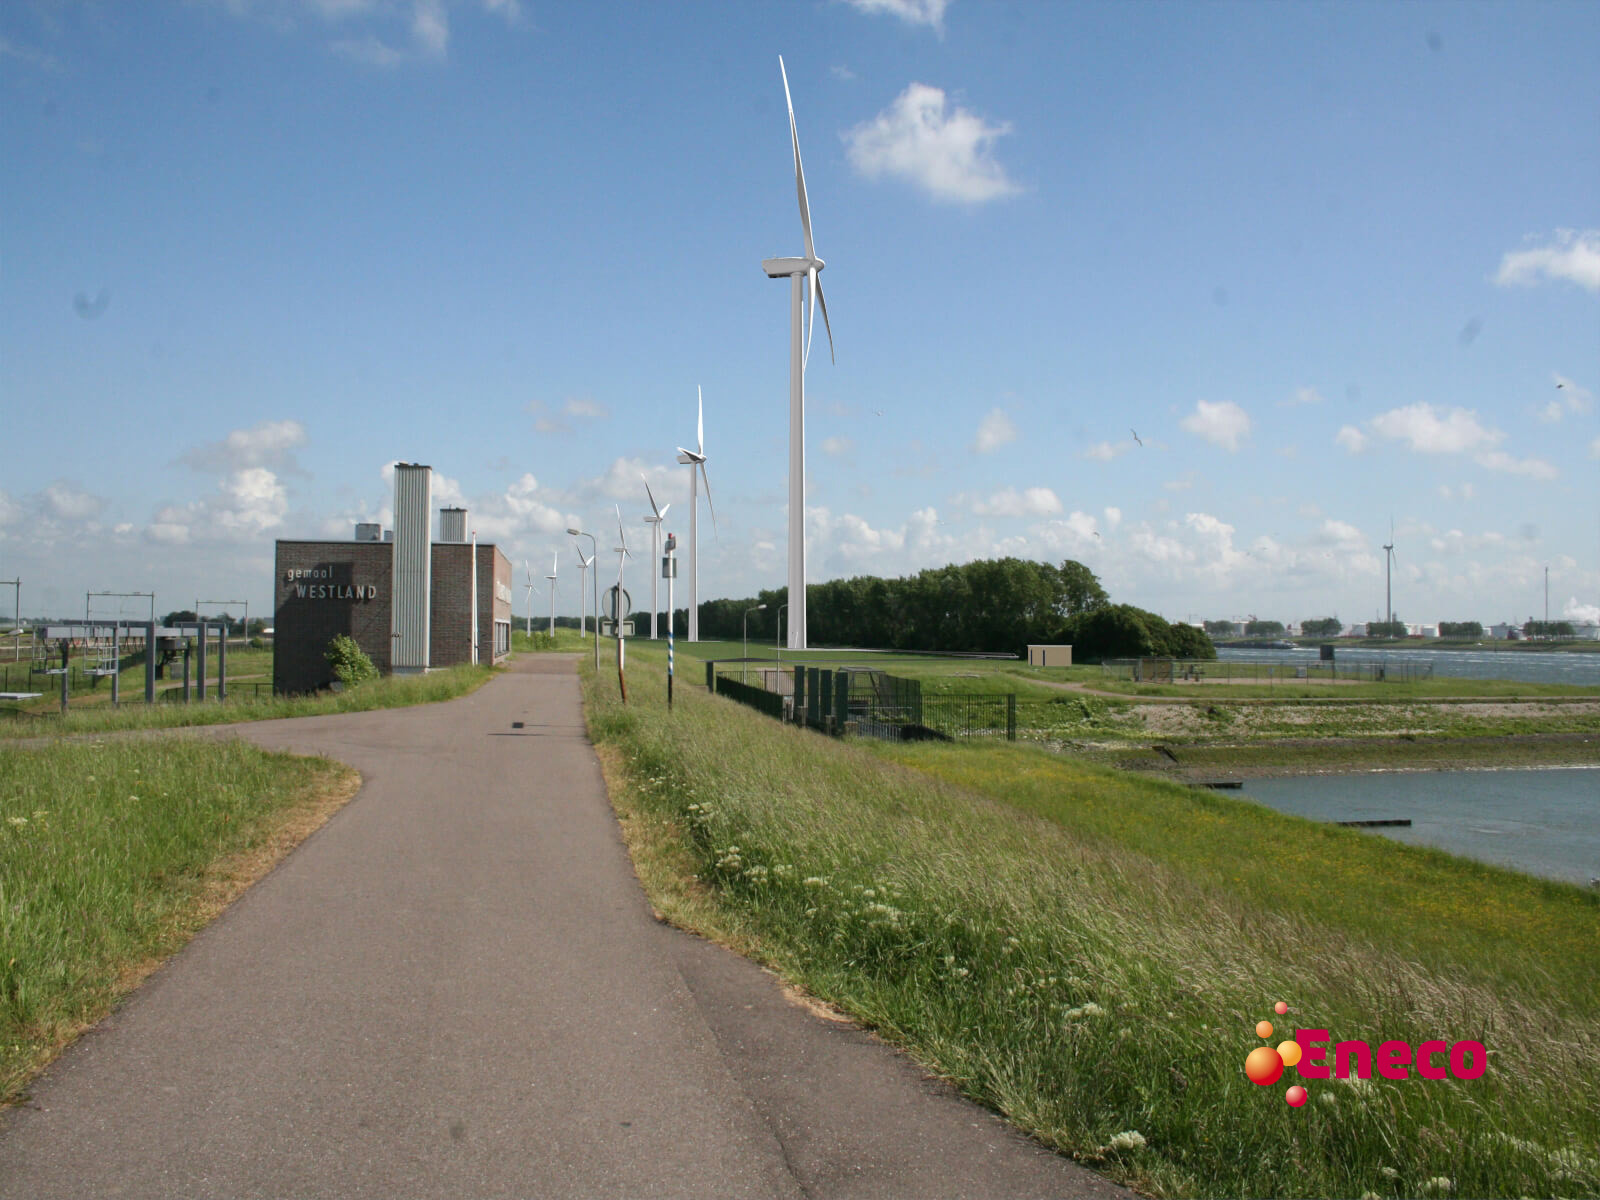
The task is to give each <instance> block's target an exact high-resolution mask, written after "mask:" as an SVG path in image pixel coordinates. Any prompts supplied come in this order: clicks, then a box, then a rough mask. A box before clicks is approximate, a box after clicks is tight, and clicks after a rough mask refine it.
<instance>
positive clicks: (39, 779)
mask: <svg viewBox="0 0 1600 1200" xmlns="http://www.w3.org/2000/svg"><path fill="white" fill-rule="evenodd" d="M359 784H360V778H359V776H357V775H356V773H355V772H354V771H352V770H350V769H349V768H347V767H343V766H340V765H338V764H335V763H331V762H328V761H326V760H322V759H310V758H296V757H293V756H291V755H287V754H273V753H268V752H266V751H263V750H258V749H256V748H255V747H253V746H249V745H247V744H245V743H243V742H238V741H228V742H213V741H209V740H207V741H201V740H197V739H163V740H161V741H160V742H152V741H144V740H140V741H123V740H118V741H114V742H104V743H96V742H82V743H63V744H58V745H51V746H46V747H43V748H28V749H20V748H9V749H7V748H0V1105H3V1104H9V1103H11V1102H13V1101H15V1100H17V1099H18V1098H19V1097H20V1096H21V1095H22V1094H23V1090H24V1089H25V1087H26V1085H27V1082H28V1080H29V1079H31V1078H32V1077H33V1076H34V1075H35V1074H37V1073H38V1071H39V1070H41V1069H42V1068H43V1067H44V1066H45V1064H47V1063H48V1062H49V1061H50V1060H51V1059H52V1058H54V1057H55V1055H56V1054H58V1053H59V1052H60V1051H61V1050H62V1049H63V1048H64V1047H65V1046H66V1045H67V1044H68V1043H69V1042H71V1041H72V1039H73V1038H75V1037H76V1036H77V1035H78V1034H79V1033H81V1032H82V1031H83V1030H84V1029H86V1028H88V1027H89V1026H90V1025H93V1024H94V1023H95V1022H96V1021H98V1020H100V1019H101V1018H102V1017H103V1016H105V1014H106V1013H107V1012H109V1011H110V1009H111V1007H112V1005H113V1004H115V1003H116V1001H117V999H118V998H119V997H120V996H122V995H124V994H125V993H126V992H128V991H130V990H131V989H132V988H134V987H135V986H137V985H138V983H139V982H140V980H142V979H143V978H144V977H145V975H147V974H148V973H149V972H150V971H151V970H153V969H154V968H155V967H156V966H158V965H159V964H160V963H161V961H162V960H163V959H165V958H166V957H167V956H169V955H170V954H172V953H173V952H174V951H176V950H177V949H178V948H179V947H181V946H182V945H183V944H184V943H185V942H187V941H188V940H189V938H190V937H192V936H193V935H194V933H195V932H196V931H198V930H199V929H200V928H201V927H202V926H203V925H205V924H206V922H207V921H209V920H210V919H211V918H212V917H214V916H215V915H216V914H217V913H218V912H220V911H221V910H222V909H223V908H225V907H226V906H227V905H228V903H229V902H231V901H232V900H233V898H234V897H235V896H237V895H238V894H239V893H240V892H242V891H243V890H244V889H245V888H247V887H248V886H249V885H250V884H251V883H253V882H255V880H257V879H259V878H260V877H261V876H262V875H264V874H266V872H267V871H268V870H270V869H271V868H272V866H273V865H274V864H275V863H276V862H277V861H278V860H279V859H281V858H282V857H283V856H284V855H285V854H287V853H288V852H289V851H290V850H291V849H293V848H294V847H295V846H296V845H298V844H299V843H300V842H301V841H302V840H304V839H305V838H306V837H307V836H309V835H310V834H311V833H312V832H313V831H314V830H315V829H316V828H318V827H319V826H320V825H321V824H322V823H323V822H324V821H325V820H326V819H327V818H328V817H329V816H330V815H331V814H332V813H333V812H334V810H335V809H337V808H338V807H339V806H340V805H341V804H343V803H344V802H345V801H346V800H348V799H349V798H350V797H351V796H353V795H354V794H355V791H356V788H357V787H358V786H359Z"/></svg>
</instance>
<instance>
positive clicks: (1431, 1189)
mask: <svg viewBox="0 0 1600 1200" xmlns="http://www.w3.org/2000/svg"><path fill="white" fill-rule="evenodd" d="M1422 1190H1423V1191H1424V1192H1428V1193H1435V1192H1437V1193H1438V1194H1439V1195H1441V1196H1443V1195H1448V1194H1449V1193H1450V1192H1453V1191H1455V1190H1456V1185H1455V1181H1454V1180H1453V1179H1451V1178H1450V1177H1449V1176H1446V1175H1435V1176H1434V1177H1433V1178H1432V1179H1429V1180H1427V1181H1426V1182H1424V1183H1423V1185H1422Z"/></svg>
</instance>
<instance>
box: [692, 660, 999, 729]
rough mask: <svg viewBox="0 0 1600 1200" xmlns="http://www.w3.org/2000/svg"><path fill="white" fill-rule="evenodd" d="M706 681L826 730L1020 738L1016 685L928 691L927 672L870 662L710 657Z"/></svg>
mask: <svg viewBox="0 0 1600 1200" xmlns="http://www.w3.org/2000/svg"><path fill="white" fill-rule="evenodd" d="M706 686H707V688H709V689H710V690H711V691H713V692H716V693H718V694H720V695H724V696H727V697H728V698H729V699H730V700H736V701H738V702H739V703H741V704H748V705H749V706H750V707H752V708H756V709H759V710H760V711H762V712H764V713H766V714H767V715H769V716H772V717H776V718H777V719H779V720H792V721H794V722H795V723H796V724H798V725H803V726H806V727H808V728H811V729H819V730H822V731H824V732H827V733H833V734H843V733H855V734H860V735H861V736H863V737H874V738H878V739H880V740H883V741H896V742H899V741H951V740H953V739H956V738H971V737H1004V738H1006V739H1007V740H1008V741H1016V738H1017V698H1016V696H1015V695H1014V694H1012V693H1005V694H1001V695H953V696H924V695H923V691H922V682H921V680H917V679H908V678H906V677H904V676H900V675H890V674H889V673H888V672H886V671H880V670H875V669H871V668H866V667H840V668H838V669H833V668H829V667H813V666H808V665H792V666H791V665H784V666H781V667H779V666H769V665H766V664H763V665H761V666H759V667H755V668H752V667H751V665H750V664H749V663H748V662H745V661H743V660H736V661H733V662H729V661H723V662H708V663H707V664H706Z"/></svg>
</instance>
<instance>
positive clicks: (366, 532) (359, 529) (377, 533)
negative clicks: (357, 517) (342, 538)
mask: <svg viewBox="0 0 1600 1200" xmlns="http://www.w3.org/2000/svg"><path fill="white" fill-rule="evenodd" d="M382 540H383V526H382V525H379V524H378V523H377V522H376V521H359V522H357V523H356V541H358V542H379V541H382Z"/></svg>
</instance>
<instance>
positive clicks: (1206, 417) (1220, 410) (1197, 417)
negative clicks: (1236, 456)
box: [1179, 400, 1250, 451]
mask: <svg viewBox="0 0 1600 1200" xmlns="http://www.w3.org/2000/svg"><path fill="white" fill-rule="evenodd" d="M1179 424H1180V425H1182V426H1183V427H1184V428H1185V429H1187V430H1188V431H1189V432H1190V433H1192V434H1195V435H1196V436H1198V437H1202V438H1204V439H1205V440H1206V441H1208V442H1210V443H1211V444H1212V445H1213V446H1220V447H1222V449H1224V450H1229V451H1233V450H1237V449H1238V448H1239V442H1240V439H1242V438H1245V437H1248V436H1249V434H1250V415H1249V414H1248V413H1246V412H1245V411H1244V409H1242V408H1240V407H1239V406H1238V405H1237V404H1235V403H1234V402H1233V401H1232V400H1224V401H1222V402H1221V403H1220V404H1212V403H1210V402H1209V401H1206V400H1201V401H1199V402H1198V403H1197V404H1196V405H1195V410H1194V412H1192V413H1191V414H1189V415H1188V416H1187V417H1185V418H1184V419H1183V420H1182V421H1180V422H1179Z"/></svg>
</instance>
